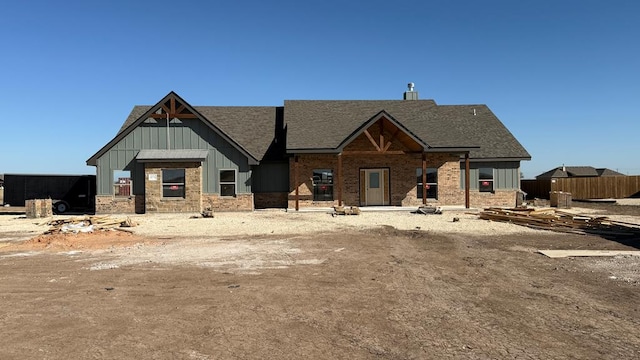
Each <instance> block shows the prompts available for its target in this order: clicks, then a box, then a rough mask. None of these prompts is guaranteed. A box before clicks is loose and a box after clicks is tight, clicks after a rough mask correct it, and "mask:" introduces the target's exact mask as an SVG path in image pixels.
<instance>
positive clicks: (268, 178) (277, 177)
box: [252, 162, 289, 193]
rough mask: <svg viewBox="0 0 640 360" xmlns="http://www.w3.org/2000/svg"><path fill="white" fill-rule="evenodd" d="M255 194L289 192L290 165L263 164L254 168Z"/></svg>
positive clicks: (284, 163) (281, 163) (278, 163)
mask: <svg viewBox="0 0 640 360" xmlns="http://www.w3.org/2000/svg"><path fill="white" fill-rule="evenodd" d="M252 189H253V192H254V193H269V192H289V163H288V162H272V163H268V162H266V163H261V164H260V165H258V166H254V168H253V188H252Z"/></svg>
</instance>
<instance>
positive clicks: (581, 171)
mask: <svg viewBox="0 0 640 360" xmlns="http://www.w3.org/2000/svg"><path fill="white" fill-rule="evenodd" d="M595 176H624V174H621V173H619V172H617V171H613V170H611V169H607V168H598V169H596V168H594V167H593V166H558V167H556V168H553V169H551V170H549V171H545V172H543V173H542V174H540V175H538V176H536V179H551V178H566V177H595Z"/></svg>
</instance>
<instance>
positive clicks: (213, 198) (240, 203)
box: [202, 194, 253, 211]
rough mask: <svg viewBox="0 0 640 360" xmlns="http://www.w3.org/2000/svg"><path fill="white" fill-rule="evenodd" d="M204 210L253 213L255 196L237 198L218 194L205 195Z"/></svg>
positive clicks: (248, 195) (238, 195)
mask: <svg viewBox="0 0 640 360" xmlns="http://www.w3.org/2000/svg"><path fill="white" fill-rule="evenodd" d="M202 203H203V206H204V208H205V209H206V208H210V209H211V210H214V211H252V210H253V194H237V195H236V196H220V195H218V194H203V195H202Z"/></svg>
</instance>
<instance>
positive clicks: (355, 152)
mask: <svg viewBox="0 0 640 360" xmlns="http://www.w3.org/2000/svg"><path fill="white" fill-rule="evenodd" d="M404 154H406V152H404V151H401V150H393V151H386V152H380V151H367V150H351V151H346V150H345V151H343V152H342V155H404Z"/></svg>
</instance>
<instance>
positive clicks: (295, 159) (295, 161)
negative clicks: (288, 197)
mask: <svg viewBox="0 0 640 360" xmlns="http://www.w3.org/2000/svg"><path fill="white" fill-rule="evenodd" d="M293 183H294V184H295V186H296V211H298V210H300V190H299V189H298V188H299V187H300V184H298V155H294V157H293Z"/></svg>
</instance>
